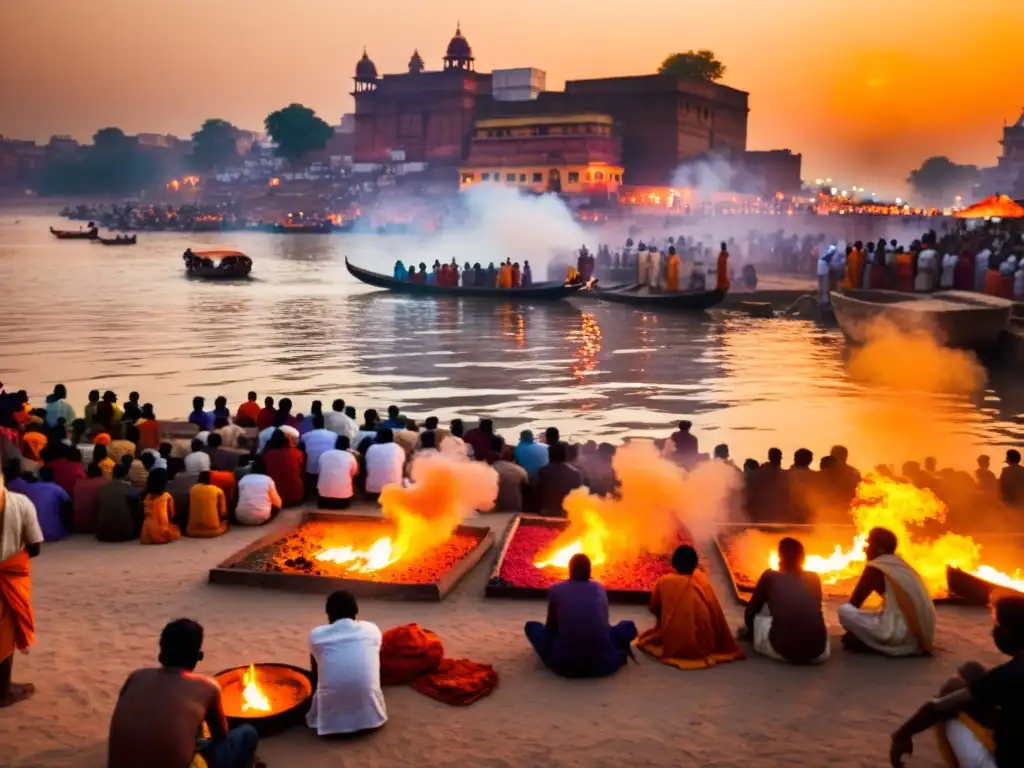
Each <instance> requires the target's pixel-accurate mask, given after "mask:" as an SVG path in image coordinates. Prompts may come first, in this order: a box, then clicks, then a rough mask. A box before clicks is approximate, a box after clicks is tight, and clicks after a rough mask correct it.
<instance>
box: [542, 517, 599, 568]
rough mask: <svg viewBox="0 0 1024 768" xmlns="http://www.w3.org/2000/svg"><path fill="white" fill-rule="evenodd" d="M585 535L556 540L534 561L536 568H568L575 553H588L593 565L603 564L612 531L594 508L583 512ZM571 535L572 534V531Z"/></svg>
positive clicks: (563, 537)
mask: <svg viewBox="0 0 1024 768" xmlns="http://www.w3.org/2000/svg"><path fill="white" fill-rule="evenodd" d="M581 522H582V523H583V525H582V527H583V535H582V536H579V537H578V538H575V539H572V540H570V541H569V542H568V543H564V541H563V540H564V539H565V536H564V535H563V536H560V537H559V538H558V539H556V540H555V546H554V547H552V549H551V550H550V551H549V552H548V553H547V554H546V555H544V556H542V557H540V558H539V559H537V560H535V561H534V562H533V565H534V567H536V568H568V567H569V561H570V560H571V559H572V558H573V556H574V555H578V554H581V553H582V554H586V555H587V556H588V557H589V558H590V563H591V565H603V564H604V563H605V562H606V561H607V560H608V551H607V543H608V537H609V536H610V531H609V530H608V527H607V526H606V525H605V521H604V520H603V519H602V518H601V516H600V515H598V514H597V512H595V511H594V510H591V509H588V510H585V511H584V512H583V516H582V520H581ZM569 535H572V533H570V534H569Z"/></svg>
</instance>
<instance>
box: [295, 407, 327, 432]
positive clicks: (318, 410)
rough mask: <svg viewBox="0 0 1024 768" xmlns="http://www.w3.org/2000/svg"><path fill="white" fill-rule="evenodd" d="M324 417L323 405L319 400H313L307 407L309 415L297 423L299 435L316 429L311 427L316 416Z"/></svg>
mask: <svg viewBox="0 0 1024 768" xmlns="http://www.w3.org/2000/svg"><path fill="white" fill-rule="evenodd" d="M323 415H324V404H323V402H321V401H320V400H314V401H313V403H312V405H310V407H309V415H308V416H305V417H304V418H303V419H302V421H301V422H300V423H299V434H300V435H304V434H306V433H307V432H312V431H313V430H314V429H316V427H314V426H313V421H314V420H315V419H316V417H317V416H319V417H321V418H323Z"/></svg>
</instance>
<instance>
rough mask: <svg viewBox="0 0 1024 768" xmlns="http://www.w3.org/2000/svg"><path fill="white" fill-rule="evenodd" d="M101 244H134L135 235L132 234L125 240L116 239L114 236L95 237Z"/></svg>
mask: <svg viewBox="0 0 1024 768" xmlns="http://www.w3.org/2000/svg"><path fill="white" fill-rule="evenodd" d="M96 239H97V240H99V241H100V243H102V244H103V245H135V235H132V236H131V237H129V238H128V239H127V240H118V239H116V238H113V239H109V240H108V239H107V238H103V237H99V238H96Z"/></svg>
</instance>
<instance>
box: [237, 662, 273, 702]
mask: <svg viewBox="0 0 1024 768" xmlns="http://www.w3.org/2000/svg"><path fill="white" fill-rule="evenodd" d="M242 683H243V684H244V685H245V687H244V688H243V689H242V711H243V712H246V711H248V710H256V711H257V712H270V711H271V709H272V707H271V706H270V699H268V698H267V696H266V694H265V693H263V691H262V690H261V689H260V686H259V683H257V682H256V666H255V665H254V664H250V665H249V671H248V672H245V673H243V675H242Z"/></svg>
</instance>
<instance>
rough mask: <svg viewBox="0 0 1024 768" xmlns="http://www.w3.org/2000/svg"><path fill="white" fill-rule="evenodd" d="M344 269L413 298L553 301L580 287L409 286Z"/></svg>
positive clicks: (352, 267)
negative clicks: (452, 297) (456, 297)
mask: <svg viewBox="0 0 1024 768" xmlns="http://www.w3.org/2000/svg"><path fill="white" fill-rule="evenodd" d="M345 266H346V267H347V268H348V271H349V274H351V275H352V277H354V278H356V279H357V280H360V281H362V282H364V283H366V284H367V285H372V286H373V287H375V288H384V289H386V290H389V291H393V292H395V293H406V294H413V295H416V296H460V297H472V298H498V299H509V300H534V301H557V300H558V299H564V298H565V297H566V296H570V295H572V294H573V293H575V292H576V291H578V290H580V288H582V287H583V286H582V285H565V284H563V283H535V284H534V285H531V286H528V287H523V288H470V287H463V286H455V285H431V284H429V283H409V282H406V281H404V280H396V279H395V278H393V277H390V276H388V275H381V274H379V273H377V272H370V271H369V270H366V269H363V268H361V267H357V266H355V265H354V264H352V263H351V262H350V261H349V260H348V257H345Z"/></svg>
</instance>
